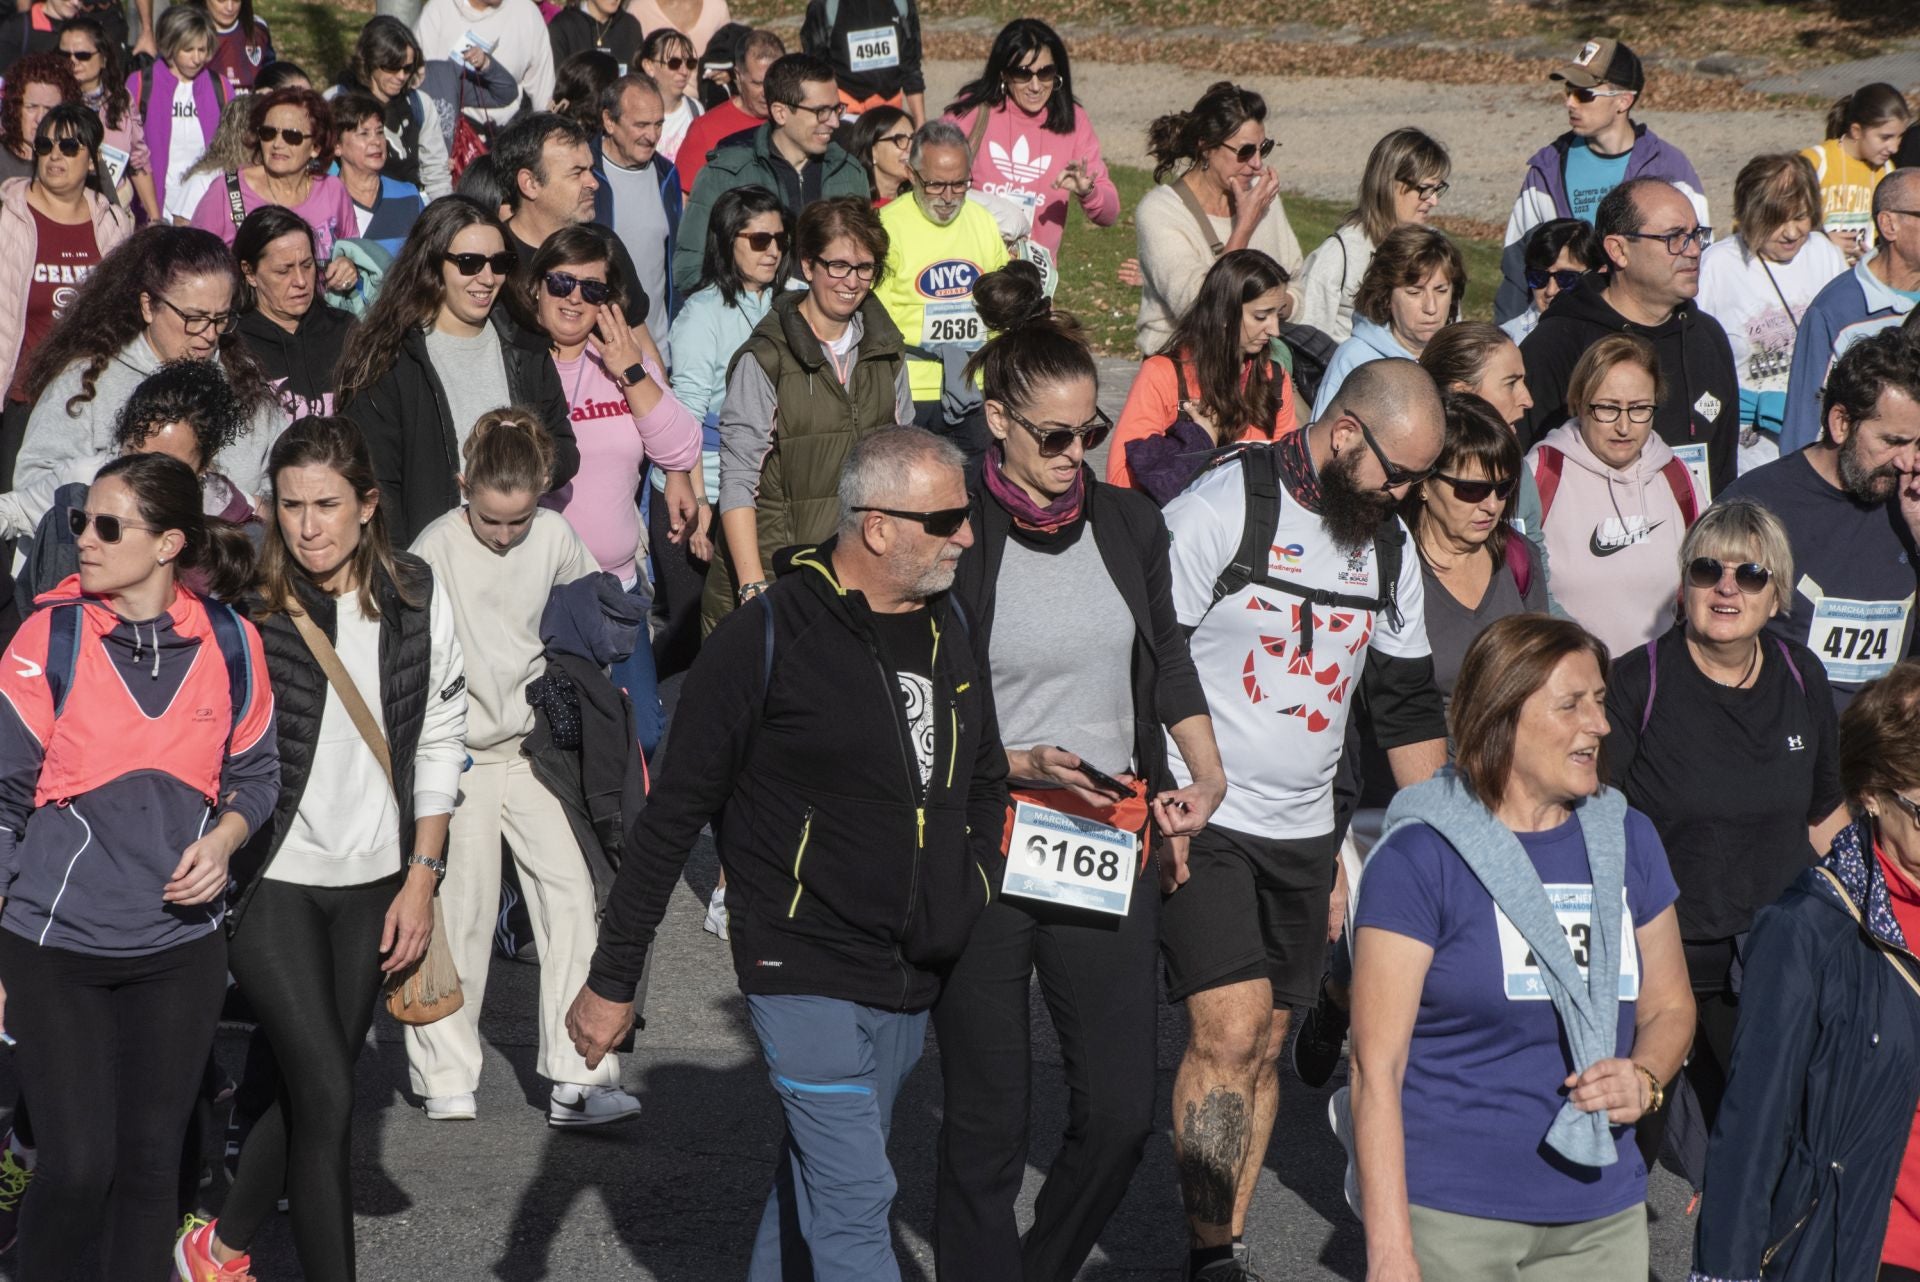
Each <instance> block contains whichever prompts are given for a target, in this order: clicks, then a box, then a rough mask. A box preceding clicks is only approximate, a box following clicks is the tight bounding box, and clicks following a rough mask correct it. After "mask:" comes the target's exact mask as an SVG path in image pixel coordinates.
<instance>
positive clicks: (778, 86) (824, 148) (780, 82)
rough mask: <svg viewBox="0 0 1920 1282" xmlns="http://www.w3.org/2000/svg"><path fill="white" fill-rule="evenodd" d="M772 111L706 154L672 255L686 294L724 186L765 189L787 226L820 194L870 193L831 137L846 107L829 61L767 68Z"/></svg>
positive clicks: (696, 276)
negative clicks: (761, 121) (739, 136)
mask: <svg viewBox="0 0 1920 1282" xmlns="http://www.w3.org/2000/svg"><path fill="white" fill-rule="evenodd" d="M767 113H768V114H767V123H766V124H764V125H761V126H760V127H759V128H758V129H756V130H754V131H753V132H752V133H751V134H748V135H747V136H746V137H744V138H742V139H740V140H738V141H736V142H732V143H729V144H728V145H727V146H725V147H722V148H720V149H719V150H718V151H716V152H714V153H713V154H712V155H711V156H709V157H708V158H707V163H706V166H705V167H704V168H703V169H701V171H700V176H699V177H698V178H696V179H695V180H694V183H693V194H692V195H691V196H690V197H688V199H687V208H686V212H685V214H684V215H682V217H681V219H680V235H679V238H678V242H677V247H676V248H675V250H674V253H673V280H674V285H675V286H676V287H677V288H678V289H679V290H680V291H681V292H682V293H691V292H692V291H693V290H694V289H695V288H697V287H698V286H699V284H700V263H701V258H702V256H703V255H704V254H705V253H706V249H707V219H708V218H709V217H710V216H711V213H712V210H713V202H714V201H716V200H718V199H720V193H721V192H723V191H731V190H732V189H733V188H735V187H765V188H766V189H767V190H768V191H770V192H772V193H773V194H774V195H776V196H778V197H779V198H780V205H781V208H783V209H784V210H786V214H787V225H788V226H792V225H793V224H794V223H795V222H797V221H798V220H799V218H800V211H801V210H803V209H805V208H806V207H807V206H808V205H811V204H812V203H813V202H814V201H816V200H825V199H827V198H829V197H832V196H860V197H866V196H867V195H868V187H867V170H866V167H865V166H864V165H862V164H861V163H860V162H859V161H858V160H856V159H854V157H852V156H851V155H849V154H848V153H847V151H846V150H845V149H844V148H843V147H841V146H840V144H839V143H837V142H835V141H834V140H833V133H834V130H835V129H836V128H838V127H839V125H840V121H841V118H842V117H843V116H844V115H845V113H846V106H845V104H843V103H842V102H841V101H840V92H839V90H838V89H836V88H834V81H833V68H832V67H831V66H829V65H828V64H827V63H825V62H823V61H821V60H820V59H819V58H816V57H814V56H812V55H811V54H804V53H790V54H788V55H787V56H786V57H784V58H782V59H780V61H778V62H776V63H774V64H773V66H771V67H769V68H768V69H767ZM702 119H704V117H703V118H702ZM689 137H691V134H689ZM682 154H683V155H684V154H685V153H684V151H683V152H682Z"/></svg>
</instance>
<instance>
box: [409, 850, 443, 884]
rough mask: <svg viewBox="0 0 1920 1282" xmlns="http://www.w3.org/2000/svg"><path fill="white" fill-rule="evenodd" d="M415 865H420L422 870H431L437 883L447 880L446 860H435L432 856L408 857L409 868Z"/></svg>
mask: <svg viewBox="0 0 1920 1282" xmlns="http://www.w3.org/2000/svg"><path fill="white" fill-rule="evenodd" d="M415 864H419V865H420V866H421V867H422V868H431V869H432V870H433V879H434V880H435V881H436V882H440V881H445V880H446V879H447V861H446V860H444V859H435V858H434V857H433V856H432V855H408V856H407V867H409V868H411V867H413V866H414V865H415Z"/></svg>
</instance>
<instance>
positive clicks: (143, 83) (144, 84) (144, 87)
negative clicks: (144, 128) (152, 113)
mask: <svg viewBox="0 0 1920 1282" xmlns="http://www.w3.org/2000/svg"><path fill="white" fill-rule="evenodd" d="M152 101H153V64H152V63H151V62H149V63H148V64H147V65H146V66H144V67H142V68H140V119H142V120H145V119H146V118H147V104H148V103H149V102H152Z"/></svg>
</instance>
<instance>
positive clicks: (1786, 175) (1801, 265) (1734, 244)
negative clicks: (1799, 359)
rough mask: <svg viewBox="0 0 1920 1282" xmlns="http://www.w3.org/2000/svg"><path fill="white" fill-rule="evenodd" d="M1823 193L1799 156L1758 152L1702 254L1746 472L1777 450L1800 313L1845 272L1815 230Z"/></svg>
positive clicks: (1703, 291) (1707, 305) (1702, 301)
mask: <svg viewBox="0 0 1920 1282" xmlns="http://www.w3.org/2000/svg"><path fill="white" fill-rule="evenodd" d="M1821 194H1822V193H1821V189H1820V183H1819V180H1818V179H1816V178H1815V177H1814V172H1813V166H1812V165H1810V164H1808V163H1807V158H1806V157H1805V155H1795V154H1793V153H1790V152H1782V153H1777V154H1774V155H1768V156H1755V157H1754V158H1753V159H1752V160H1749V161H1748V162H1747V163H1746V164H1744V165H1742V166H1741V167H1740V174H1739V176H1738V177H1736V178H1735V179H1734V180H1733V217H1734V226H1735V231H1734V234H1733V235H1731V236H1729V237H1727V238H1726V239H1725V240H1722V241H1716V242H1715V243H1714V244H1711V245H1709V246H1707V247H1706V248H1705V249H1704V250H1702V251H1701V253H1700V295H1699V298H1698V306H1699V308H1700V310H1701V311H1703V312H1705V313H1706V314H1707V315H1709V316H1711V317H1713V318H1714V319H1715V320H1717V321H1719V322H1720V328H1722V329H1724V330H1726V331H1727V343H1728V345H1729V346H1731V347H1732V348H1733V368H1734V372H1735V373H1736V374H1738V375H1739V377H1740V429H1741V430H1740V456H1739V457H1740V471H1741V472H1742V473H1746V472H1750V471H1752V470H1753V469H1754V468H1756V467H1759V466H1760V465H1761V464H1763V463H1770V462H1772V461H1773V460H1774V459H1777V458H1779V457H1780V428H1781V427H1782V425H1783V424H1784V423H1785V421H1786V414H1787V376H1788V375H1789V374H1790V373H1791V372H1792V370H1793V347H1794V338H1795V336H1796V335H1797V334H1798V332H1799V329H1800V318H1801V317H1803V316H1805V315H1806V314H1807V307H1808V305H1809V304H1811V303H1812V302H1813V300H1814V296H1815V295H1817V294H1819V292H1820V291H1821V290H1823V289H1825V288H1826V287H1827V284H1828V282H1830V281H1831V280H1833V278H1834V277H1836V276H1839V275H1841V274H1843V273H1844V272H1845V271H1846V270H1847V257H1846V255H1845V254H1844V253H1842V252H1841V251H1840V249H1839V247H1838V246H1836V245H1835V244H1834V243H1833V242H1832V241H1831V240H1829V239H1828V238H1827V237H1825V236H1822V235H1820V234H1819V228H1820V199H1821Z"/></svg>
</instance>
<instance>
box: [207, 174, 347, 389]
mask: <svg viewBox="0 0 1920 1282" xmlns="http://www.w3.org/2000/svg"><path fill="white" fill-rule="evenodd" d="M233 257H234V260H235V261H236V262H238V263H239V264H240V279H241V280H242V281H243V282H244V288H243V289H242V290H241V291H240V322H239V325H238V333H239V335H240V341H241V342H242V343H245V344H246V346H247V348H248V350H250V351H251V352H252V353H253V356H254V359H255V360H257V361H258V362H259V363H260V370H261V372H262V373H263V374H265V375H266V377H267V380H268V381H269V382H270V383H271V384H272V385H273V390H274V392H275V393H276V394H277V395H278V396H279V398H280V403H281V405H283V406H285V407H286V411H287V414H288V416H289V417H290V418H295V419H298V418H303V417H305V416H306V415H308V414H331V413H333V399H334V392H335V388H336V380H337V378H338V370H339V367H340V354H341V351H342V349H343V348H344V347H345V346H346V341H347V335H348V333H350V332H351V331H352V329H353V317H352V316H351V315H349V314H348V313H346V312H344V311H341V310H340V309H339V308H337V307H333V306H331V305H329V304H328V303H327V301H326V300H325V299H323V298H322V297H321V296H320V295H321V293H322V291H321V289H320V287H319V281H320V264H319V260H318V259H317V258H315V256H314V252H313V228H311V227H309V226H308V225H307V221H306V219H304V218H302V217H300V215H298V214H296V213H294V212H293V211H292V210H291V209H282V208H281V207H280V206H278V205H263V206H261V207H260V208H259V209H256V210H254V211H253V212H252V213H250V214H248V215H247V220H246V221H245V222H243V223H241V224H240V231H239V233H238V234H237V235H235V236H234V238H233Z"/></svg>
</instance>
